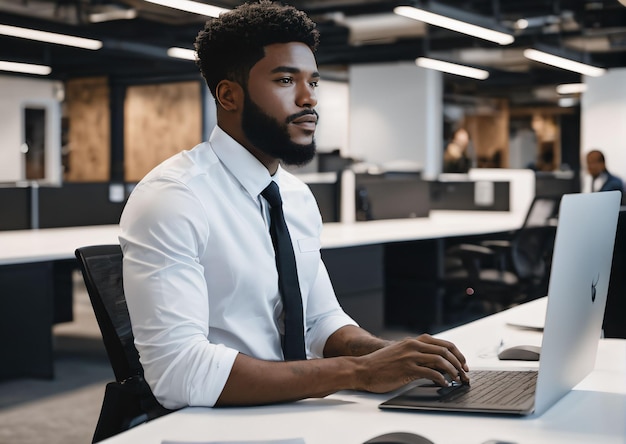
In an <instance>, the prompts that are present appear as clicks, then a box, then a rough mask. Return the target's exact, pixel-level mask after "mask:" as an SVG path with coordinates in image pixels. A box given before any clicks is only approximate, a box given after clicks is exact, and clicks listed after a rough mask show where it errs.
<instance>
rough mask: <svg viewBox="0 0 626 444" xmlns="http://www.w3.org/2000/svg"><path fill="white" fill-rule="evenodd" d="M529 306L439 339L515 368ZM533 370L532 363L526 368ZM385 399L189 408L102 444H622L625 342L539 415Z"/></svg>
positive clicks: (485, 363) (360, 396) (351, 395)
mask: <svg viewBox="0 0 626 444" xmlns="http://www.w3.org/2000/svg"><path fill="white" fill-rule="evenodd" d="M544 307H545V304H544V300H539V301H534V302H531V303H529V304H526V305H523V306H520V307H516V308H514V309H512V310H509V311H506V312H502V313H498V314H496V315H493V316H490V317H488V318H485V319H481V320H479V321H476V322H473V323H471V324H467V325H465V326H462V327H459V328H456V329H453V330H450V331H448V332H445V333H444V334H441V335H440V336H441V337H445V338H446V339H451V340H453V341H454V342H455V343H456V344H457V345H458V346H460V347H461V349H462V350H463V352H464V354H465V355H466V357H467V358H468V361H469V364H470V366H471V367H473V368H478V367H512V366H517V367H519V364H514V363H511V362H500V361H498V360H497V358H496V357H495V349H496V348H497V346H498V344H499V341H500V338H502V337H506V338H507V339H508V340H509V341H511V343H512V342H515V341H519V342H524V343H526V342H529V341H531V342H533V341H539V340H540V335H541V333H538V332H532V331H521V330H518V329H514V328H511V327H509V326H507V325H506V322H507V320H508V319H517V317H518V316H519V315H520V314H523V315H525V316H528V315H533V313H534V314H536V316H542V313H545V308H544ZM533 365H536V363H531V364H529V366H533ZM389 397H390V395H389V394H386V395H372V394H367V393H358V392H340V393H337V394H334V395H331V396H328V397H326V398H324V399H310V400H304V401H300V402H296V403H289V404H281V405H274V406H264V407H244V408H215V409H210V408H187V409H183V410H181V411H178V412H175V413H172V414H170V415H168V416H165V417H162V418H159V419H156V420H154V421H152V422H150V423H147V424H143V425H141V426H138V427H136V428H134V429H131V430H129V431H127V432H125V433H122V434H120V435H117V436H114V437H112V438H110V439H108V440H106V441H104V442H105V443H107V444H135V443H142V444H160V443H161V441H162V440H164V439H170V440H181V441H191V442H194V441H195V442H202V441H220V442H221V441H224V442H226V441H227V440H231V441H232V440H252V439H257V440H260V439H266V440H269V439H280V438H282V439H284V438H295V437H303V438H304V439H305V442H306V443H307V444H329V443H332V444H334V443H341V444H352V443H354V444H357V443H362V442H364V441H366V440H367V439H369V438H371V437H373V436H376V435H379V434H382V433H386V432H391V431H409V432H414V433H419V434H421V435H423V436H426V437H427V438H429V439H431V440H432V441H433V442H434V443H436V444H456V443H458V444H473V443H475V444H479V443H484V442H485V441H488V440H491V439H499V440H502V441H510V442H515V443H520V444H522V443H532V444H543V443H545V444H558V443H563V444H572V443H585V444H588V443H603V444H612V443H615V444H617V443H620V444H623V443H624V442H626V421H625V418H626V341H624V340H601V341H600V347H599V351H598V357H597V360H596V366H595V369H594V371H593V372H592V373H591V374H590V375H589V376H588V377H587V378H586V379H584V380H583V381H582V382H581V383H580V384H579V385H578V386H577V387H576V388H575V389H574V390H573V391H572V392H570V393H569V394H567V395H566V396H565V397H564V398H562V399H561V400H560V401H559V402H558V403H557V404H556V405H555V406H553V407H552V408H551V409H550V410H548V411H547V412H545V413H544V414H543V415H541V416H539V417H533V416H531V417H526V418H522V417H494V416H485V415H480V416H479V415H464V414H453V413H449V414H448V413H417V412H400V411H381V410H379V409H378V407H377V406H378V404H379V403H380V402H382V401H383V400H385V399H387V398H389Z"/></svg>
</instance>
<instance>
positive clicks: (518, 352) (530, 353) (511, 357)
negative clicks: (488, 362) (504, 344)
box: [498, 345, 541, 361]
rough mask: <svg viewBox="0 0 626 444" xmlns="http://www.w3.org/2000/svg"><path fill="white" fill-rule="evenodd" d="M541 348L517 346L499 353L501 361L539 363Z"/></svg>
mask: <svg viewBox="0 0 626 444" xmlns="http://www.w3.org/2000/svg"><path fill="white" fill-rule="evenodd" d="M540 354H541V347H539V346H537V345H516V346H514V347H509V348H505V349H503V350H501V351H500V353H498V359H500V360H501V361H539V356H540Z"/></svg>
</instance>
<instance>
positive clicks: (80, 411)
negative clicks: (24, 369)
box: [0, 275, 113, 444]
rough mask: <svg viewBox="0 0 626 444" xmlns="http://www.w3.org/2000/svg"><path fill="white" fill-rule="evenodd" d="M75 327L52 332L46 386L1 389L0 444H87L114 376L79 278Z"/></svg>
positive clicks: (14, 384)
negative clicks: (51, 357) (49, 374)
mask: <svg viewBox="0 0 626 444" xmlns="http://www.w3.org/2000/svg"><path fill="white" fill-rule="evenodd" d="M74 297H75V301H74V316H75V320H74V322H71V323H67V324H60V325H57V326H55V328H54V357H55V358H54V373H55V377H54V379H51V380H45V379H16V380H11V381H3V382H1V383H0V444H86V443H90V442H91V438H92V436H93V432H94V429H95V426H96V422H97V421H98V415H99V413H100V406H101V403H102V397H103V395H104V386H105V384H106V383H107V382H108V381H111V380H113V372H112V370H111V367H110V365H109V361H108V359H107V357H106V352H105V351H104V346H103V345H102V339H101V336H100V332H99V330H98V326H97V324H96V321H95V318H94V316H93V312H92V310H91V305H90V303H89V299H88V297H87V294H86V292H85V289H84V287H83V285H82V280H81V279H80V276H78V275H77V276H75V292H74Z"/></svg>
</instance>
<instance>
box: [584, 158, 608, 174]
mask: <svg viewBox="0 0 626 444" xmlns="http://www.w3.org/2000/svg"><path fill="white" fill-rule="evenodd" d="M587 171H588V172H589V174H591V176H592V177H598V176H599V175H600V173H602V172H603V171H604V162H602V159H601V157H600V155H599V154H598V153H589V154H588V155H587Z"/></svg>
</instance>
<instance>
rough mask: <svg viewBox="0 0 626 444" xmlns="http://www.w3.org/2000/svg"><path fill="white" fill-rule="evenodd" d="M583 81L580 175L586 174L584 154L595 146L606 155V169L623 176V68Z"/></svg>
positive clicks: (625, 150)
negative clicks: (585, 86) (584, 86)
mask: <svg viewBox="0 0 626 444" xmlns="http://www.w3.org/2000/svg"><path fill="white" fill-rule="evenodd" d="M585 83H586V84H587V91H586V92H585V93H584V94H583V96H582V100H581V139H580V143H581V145H580V152H581V155H582V156H583V159H582V168H583V172H584V175H583V176H588V175H587V174H586V166H585V155H586V153H587V152H588V151H590V150H592V149H594V148H597V149H599V150H600V151H602V152H603V153H604V154H605V156H606V166H607V169H608V170H609V171H610V172H612V173H614V174H616V175H618V176H620V177H621V178H622V180H626V68H616V69H611V70H609V71H608V73H607V74H605V75H603V76H601V77H585ZM583 180H585V181H587V180H588V177H585V178H584V179H583ZM583 189H585V188H583Z"/></svg>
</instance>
